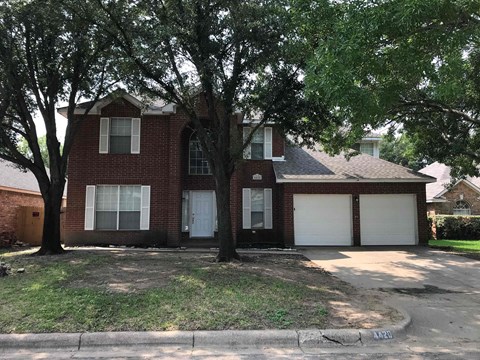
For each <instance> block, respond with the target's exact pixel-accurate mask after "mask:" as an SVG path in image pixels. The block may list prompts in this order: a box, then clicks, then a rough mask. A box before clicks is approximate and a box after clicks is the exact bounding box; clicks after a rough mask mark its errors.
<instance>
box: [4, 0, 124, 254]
mask: <svg viewBox="0 0 480 360" xmlns="http://www.w3.org/2000/svg"><path fill="white" fill-rule="evenodd" d="M75 3H76V1H74V0H62V1H60V2H59V1H56V0H29V1H23V0H11V1H0V159H3V160H6V161H9V162H12V163H14V164H16V165H17V166H18V167H20V168H22V169H24V170H29V171H31V172H32V173H33V174H34V175H35V177H36V179H37V181H38V185H39V189H40V192H41V193H42V197H43V199H44V201H45V218H44V232H43V236H42V247H41V249H40V250H39V254H46V253H50V254H53V253H61V252H62V247H61V244H60V221H59V217H60V206H61V201H62V196H63V190H64V186H65V179H66V172H67V163H68V155H69V153H70V149H71V147H72V144H73V139H74V136H75V135H76V133H77V129H78V127H79V124H80V122H81V120H82V117H83V116H82V115H80V116H75V115H74V109H75V107H76V105H77V102H78V101H79V100H80V99H81V98H89V99H91V100H93V102H92V103H91V104H92V106H93V103H94V102H95V101H96V100H98V99H99V98H100V96H102V95H103V94H104V92H105V91H106V89H107V88H108V87H109V85H111V83H110V81H114V80H112V77H115V76H114V74H115V71H114V68H113V66H112V64H115V62H114V61H113V60H112V57H111V50H112V44H111V42H110V40H111V39H110V38H108V37H107V36H106V35H105V33H104V32H102V31H99V30H98V28H97V27H95V26H94V25H93V24H92V21H91V20H92V19H91V18H88V19H85V18H83V17H80V16H79V15H78V13H76V12H75V11H72V6H73V5H74V4H75ZM60 101H63V102H66V103H67V104H68V105H67V118H68V120H67V121H68V123H67V128H66V133H65V140H64V146H63V147H62V145H61V144H60V142H59V141H58V138H57V124H56V112H57V108H56V107H57V105H58V102H60ZM89 110H90V108H86V109H85V114H87V113H88V112H89ZM35 113H37V114H39V115H40V118H41V120H43V123H44V126H45V129H46V136H45V137H44V138H42V137H39V135H38V133H37V126H36V124H35V115H34V114H35ZM47 167H48V169H47Z"/></svg>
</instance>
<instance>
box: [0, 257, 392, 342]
mask: <svg viewBox="0 0 480 360" xmlns="http://www.w3.org/2000/svg"><path fill="white" fill-rule="evenodd" d="M2 258H3V260H2ZM0 260H1V261H6V262H8V263H9V264H10V265H11V266H12V274H11V275H10V276H7V277H5V278H0V289H1V296H0V314H1V315H2V316H0V333H11V332H57V331H60V332H74V331H121V330H177V329H178V330H198V329H210V330H220V329H267V328H278V329H288V328H295V329H296V328H327V327H337V328H345V327H366V328H370V327H376V326H381V325H383V324H385V323H391V322H392V321H396V320H398V316H399V315H398V314H397V313H396V312H395V311H393V310H392V309H390V308H387V307H386V306H385V305H384V304H383V302H382V299H381V298H380V297H379V296H380V295H377V294H374V293H371V292H365V291H360V290H357V289H355V288H353V287H351V286H349V285H348V284H346V283H344V282H342V281H340V280H339V279H337V278H335V277H333V276H331V275H330V274H328V273H326V272H324V271H323V270H322V269H320V268H318V267H315V266H312V263H311V262H309V261H308V260H306V259H305V258H303V257H302V256H297V255H253V254H252V255H248V256H246V257H244V259H243V261H242V262H234V263H230V264H218V263H215V262H214V254H213V253H187V252H146V251H124V250H102V251H98V250H97V251H93V250H75V251H70V252H68V253H66V254H65V255H61V256H45V257H32V256H29V255H28V252H27V253H25V252H23V253H22V252H17V253H3V254H1V253H0ZM18 268H25V273H16V269H18Z"/></svg>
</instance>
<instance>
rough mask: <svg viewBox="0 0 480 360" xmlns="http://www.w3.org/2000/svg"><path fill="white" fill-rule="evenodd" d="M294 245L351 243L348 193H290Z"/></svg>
mask: <svg viewBox="0 0 480 360" xmlns="http://www.w3.org/2000/svg"><path fill="white" fill-rule="evenodd" d="M293 207H294V216H293V218H294V229H295V245H327V246H328V245H331V246H351V245H352V198H351V196H350V195H318V194H307V195H305V194H296V195H294V196H293Z"/></svg>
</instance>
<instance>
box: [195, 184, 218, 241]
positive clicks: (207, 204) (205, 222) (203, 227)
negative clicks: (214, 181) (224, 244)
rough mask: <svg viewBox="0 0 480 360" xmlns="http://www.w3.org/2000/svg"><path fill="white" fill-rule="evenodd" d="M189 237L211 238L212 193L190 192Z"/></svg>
mask: <svg viewBox="0 0 480 360" xmlns="http://www.w3.org/2000/svg"><path fill="white" fill-rule="evenodd" d="M191 194H192V207H191V209H192V214H191V222H192V226H191V228H190V229H191V231H190V237H213V206H214V204H213V192H212V191H192V192H191Z"/></svg>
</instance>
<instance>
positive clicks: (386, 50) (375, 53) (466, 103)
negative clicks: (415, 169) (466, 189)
mask: <svg viewBox="0 0 480 360" xmlns="http://www.w3.org/2000/svg"><path fill="white" fill-rule="evenodd" d="M297 3H298V4H299V6H303V7H302V9H303V12H304V13H307V14H309V17H306V19H309V21H308V22H307V24H308V26H307V28H306V29H307V31H306V32H305V33H306V37H307V38H308V40H309V43H310V44H311V46H312V48H313V49H314V51H313V56H312V57H311V59H310V62H309V67H308V72H307V77H306V82H307V86H308V89H309V94H310V96H312V97H320V98H322V99H323V100H324V101H325V103H326V104H328V108H329V109H331V110H332V111H334V113H335V114H336V115H337V116H338V117H340V118H341V119H343V120H344V121H345V123H346V128H348V129H350V130H351V133H352V134H353V137H358V134H360V133H361V132H362V130H363V129H364V128H365V126H367V125H370V126H372V127H373V128H376V127H379V126H385V125H393V126H397V125H398V124H402V127H403V129H405V130H406V131H407V132H408V133H409V134H411V135H412V136H415V137H418V138H419V139H421V141H416V142H415V146H416V147H417V152H418V153H421V154H425V155H426V156H428V157H431V158H432V159H435V160H438V161H440V162H443V163H446V164H449V165H452V166H454V167H456V168H457V170H460V171H462V172H466V173H475V172H477V171H478V170H477V166H478V164H479V162H480V152H479V149H480V146H479V145H480V71H479V70H480V50H479V41H480V3H479V2H478V1H476V0H459V1H451V0H432V1H421V0H385V1H363V0H347V1H342V2H331V3H330V5H329V7H328V10H322V11H319V9H325V6H324V5H325V1H322V0H317V1H311V2H307V1H301V0H300V1H298V2H297ZM307 4H308V5H307ZM305 9H306V10H305Z"/></svg>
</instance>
